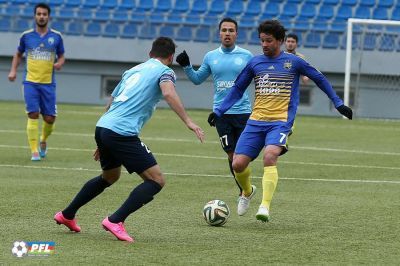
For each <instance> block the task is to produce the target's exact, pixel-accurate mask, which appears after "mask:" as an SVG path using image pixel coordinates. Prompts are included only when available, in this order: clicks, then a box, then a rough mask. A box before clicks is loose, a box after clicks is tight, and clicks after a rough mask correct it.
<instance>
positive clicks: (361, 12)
mask: <svg viewBox="0 0 400 266" xmlns="http://www.w3.org/2000/svg"><path fill="white" fill-rule="evenodd" d="M354 17H355V18H364V19H366V18H371V10H370V9H369V7H366V6H358V7H357V9H356V13H355V14H354Z"/></svg>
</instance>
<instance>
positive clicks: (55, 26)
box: [50, 20, 65, 33]
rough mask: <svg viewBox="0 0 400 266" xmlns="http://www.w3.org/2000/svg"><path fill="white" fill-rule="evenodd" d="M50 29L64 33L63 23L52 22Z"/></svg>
mask: <svg viewBox="0 0 400 266" xmlns="http://www.w3.org/2000/svg"><path fill="white" fill-rule="evenodd" d="M50 27H51V28H52V29H55V30H56V31H59V32H61V33H64V31H65V24H64V22H63V21H57V20H52V21H51V24H50Z"/></svg>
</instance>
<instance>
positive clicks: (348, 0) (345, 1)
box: [342, 0, 358, 6]
mask: <svg viewBox="0 0 400 266" xmlns="http://www.w3.org/2000/svg"><path fill="white" fill-rule="evenodd" d="M357 3H358V0H342V5H348V6H355V5H356V4H357Z"/></svg>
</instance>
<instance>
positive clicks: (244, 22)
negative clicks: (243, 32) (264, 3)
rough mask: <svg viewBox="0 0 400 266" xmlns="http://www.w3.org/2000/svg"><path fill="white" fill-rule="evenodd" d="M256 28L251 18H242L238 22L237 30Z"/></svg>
mask: <svg viewBox="0 0 400 266" xmlns="http://www.w3.org/2000/svg"><path fill="white" fill-rule="evenodd" d="M254 27H256V22H255V20H254V17H253V16H250V17H247V16H242V17H241V18H240V21H239V28H250V29H253V28H254Z"/></svg>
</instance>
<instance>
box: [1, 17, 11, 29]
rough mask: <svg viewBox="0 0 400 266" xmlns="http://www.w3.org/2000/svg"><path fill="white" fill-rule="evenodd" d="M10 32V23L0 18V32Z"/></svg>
mask: <svg viewBox="0 0 400 266" xmlns="http://www.w3.org/2000/svg"><path fill="white" fill-rule="evenodd" d="M10 30H11V21H10V19H9V18H0V31H4V32H8V31H10Z"/></svg>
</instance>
